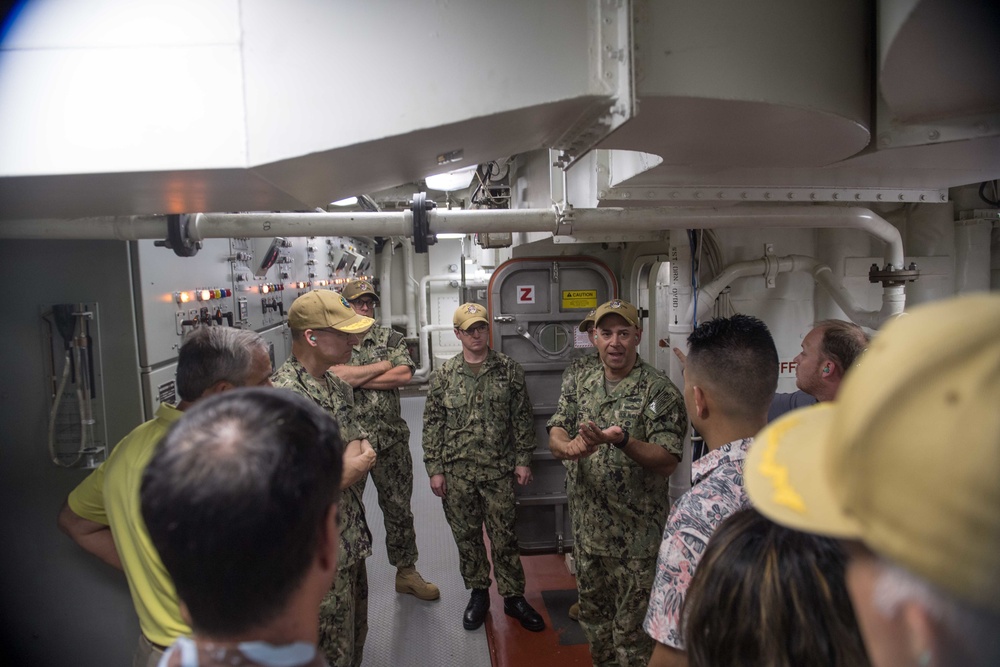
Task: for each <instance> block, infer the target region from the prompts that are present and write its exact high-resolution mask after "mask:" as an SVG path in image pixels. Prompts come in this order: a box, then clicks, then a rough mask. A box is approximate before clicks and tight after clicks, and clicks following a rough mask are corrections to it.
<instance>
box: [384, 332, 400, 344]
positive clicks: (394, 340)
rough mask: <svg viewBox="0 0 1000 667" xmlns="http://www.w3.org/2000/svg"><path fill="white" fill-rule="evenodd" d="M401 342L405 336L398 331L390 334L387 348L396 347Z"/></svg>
mask: <svg viewBox="0 0 1000 667" xmlns="http://www.w3.org/2000/svg"><path fill="white" fill-rule="evenodd" d="M401 342H403V334H401V333H399V332H398V331H393V332H392V333H391V334H389V341H388V342H387V343H386V346H388V347H396V346H397V345H399V344H400V343H401Z"/></svg>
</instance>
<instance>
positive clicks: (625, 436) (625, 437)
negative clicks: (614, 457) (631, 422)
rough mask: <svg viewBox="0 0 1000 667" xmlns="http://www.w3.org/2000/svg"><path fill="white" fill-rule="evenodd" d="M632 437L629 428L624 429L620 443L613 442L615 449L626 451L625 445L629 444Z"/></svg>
mask: <svg viewBox="0 0 1000 667" xmlns="http://www.w3.org/2000/svg"><path fill="white" fill-rule="evenodd" d="M630 437H631V436H630V435H629V434H628V429H627V428H623V429H622V439H621V440H620V441H618V442H612V443H611V444H612V445H614V446H615V447H617V448H618V449H625V445H627V444H628V439H629V438H630Z"/></svg>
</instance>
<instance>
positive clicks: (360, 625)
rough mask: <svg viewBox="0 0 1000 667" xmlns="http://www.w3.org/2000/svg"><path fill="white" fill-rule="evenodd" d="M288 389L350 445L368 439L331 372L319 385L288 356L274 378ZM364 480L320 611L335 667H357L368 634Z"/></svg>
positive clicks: (351, 495)
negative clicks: (333, 425)
mask: <svg viewBox="0 0 1000 667" xmlns="http://www.w3.org/2000/svg"><path fill="white" fill-rule="evenodd" d="M271 382H272V383H273V384H274V386H275V387H283V388H286V389H291V390H292V391H294V392H296V393H298V394H301V395H303V396H305V397H306V398H310V399H312V400H313V401H315V402H316V404H317V405H318V406H320V407H321V408H323V409H324V410H326V411H327V413H329V414H330V416H332V417H333V418H334V419H336V420H337V423H338V424H339V425H340V435H341V437H342V438H343V440H344V442H345V443H349V442H351V441H353V440H361V439H363V438H365V437H367V434H366V433H365V432H364V431H362V430H361V429H360V427H359V425H358V420H357V418H356V416H355V405H354V391H353V389H352V388H351V385H349V384H347V383H346V382H344V381H343V380H341V379H340V378H338V377H337V376H336V375H334V374H333V373H331V372H329V371H327V372H326V374H325V376H324V379H323V380H319V379H317V378H314V377H313V376H312V375H310V374H309V371H307V370H306V369H305V368H304V367H303V366H302V364H301V363H299V360H298V359H296V358H295V357H289V358H288V360H287V361H285V363H284V364H282V365H281V368H279V369H278V370H277V371H276V372H275V373H274V375H273V376H271ZM364 485H365V478H362V479H361V480H360V481H358V482H357V483H355V484H353V485H352V486H350V487H348V488H347V489H344V491H343V493H342V494H341V499H340V508H339V513H340V553H339V555H338V558H337V578H336V579H335V580H334V582H333V588H332V589H330V591H329V592H328V593H327V594H326V597H325V598H324V599H323V602H322V604H321V606H320V619H319V622H320V628H319V634H320V638H319V646H320V648H321V649H322V650H323V652H324V653H326V658H327V660H328V661H329V662H330V664H331V665H333V667H358V666H359V665H360V664H361V656H362V654H363V652H364V648H365V637H366V636H367V635H368V575H367V572H366V570H365V559H366V558H368V556H370V555H371V554H372V534H371V532H370V531H369V530H368V522H367V521H366V520H365V506H364V503H363V501H362V496H363V495H364V489H365V486H364Z"/></svg>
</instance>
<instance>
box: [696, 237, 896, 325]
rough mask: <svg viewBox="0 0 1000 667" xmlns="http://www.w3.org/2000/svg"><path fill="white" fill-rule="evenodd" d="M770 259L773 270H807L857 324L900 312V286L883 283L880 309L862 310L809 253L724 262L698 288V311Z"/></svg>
mask: <svg viewBox="0 0 1000 667" xmlns="http://www.w3.org/2000/svg"><path fill="white" fill-rule="evenodd" d="M772 262H777V267H776V273H794V272H798V271H803V272H808V273H810V274H811V275H812V277H813V279H814V280H815V281H816V282H817V284H819V285H820V287H822V288H823V289H825V290H826V291H827V292H828V293H829V294H830V297H831V298H832V299H833V301H834V302H835V303H836V304H837V305H838V306H840V309H841V310H843V311H844V313H845V314H846V315H847V317H848V318H849V319H850V320H851V321H852V322H855V323H857V324H860V325H861V326H865V327H868V328H869V329H877V328H878V327H879V326H880V325H881V324H882V323H883V322H884V321H885V320H886V319H887V318H889V317H893V316H895V315H898V314H899V313H901V312H903V305H904V300H903V299H901V298H900V297H901V296H902V295H903V292H902V288H897V287H886V288H885V289H884V291H883V299H882V309H881V310H877V311H875V310H865V309H864V308H862V307H861V306H860V305H858V303H857V302H856V301H855V300H854V297H853V296H851V293H850V292H848V291H847V289H846V288H844V285H843V283H842V282H841V281H840V280H839V279H837V277H836V276H835V275H833V271H831V270H830V267H828V266H826V265H825V264H822V263H820V262H819V260H817V259H815V258H813V257H806V256H804V255H787V256H785V257H778V258H770V257H762V258H760V259H754V260H749V261H746V262H737V263H736V264H731V265H729V266H727V267H726V268H725V269H724V270H723V271H722V272H721V273H720V274H719V275H718V276H717V277H716V278H714V279H713V280H712V282H710V283H709V284H708V285H706V286H705V287H703V288H702V289H700V290H698V299H697V303H698V312H700V313H704V312H708V310H709V309H710V308H711V307H712V304H714V303H715V299H716V298H717V297H718V296H719V294H720V293H721V292H722V290H724V289H725V288H726V287H727V286H728V285H731V284H732V283H733V282H734V281H735V280H738V279H740V278H745V277H748V276H762V277H763V276H766V275H767V274H768V269H769V268H770V265H771V263H772ZM693 311H694V303H693V302H692V304H691V306H690V307H689V308H688V310H687V314H686V315H685V318H684V320H685V321H686V322H691V321H693V317H694V312H693Z"/></svg>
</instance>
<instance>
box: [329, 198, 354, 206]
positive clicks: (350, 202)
mask: <svg viewBox="0 0 1000 667" xmlns="http://www.w3.org/2000/svg"><path fill="white" fill-rule="evenodd" d="M357 203H358V198H357V197H348V198H347V199H341V200H339V201H335V202H331V203H330V206H354V205H355V204H357Z"/></svg>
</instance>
